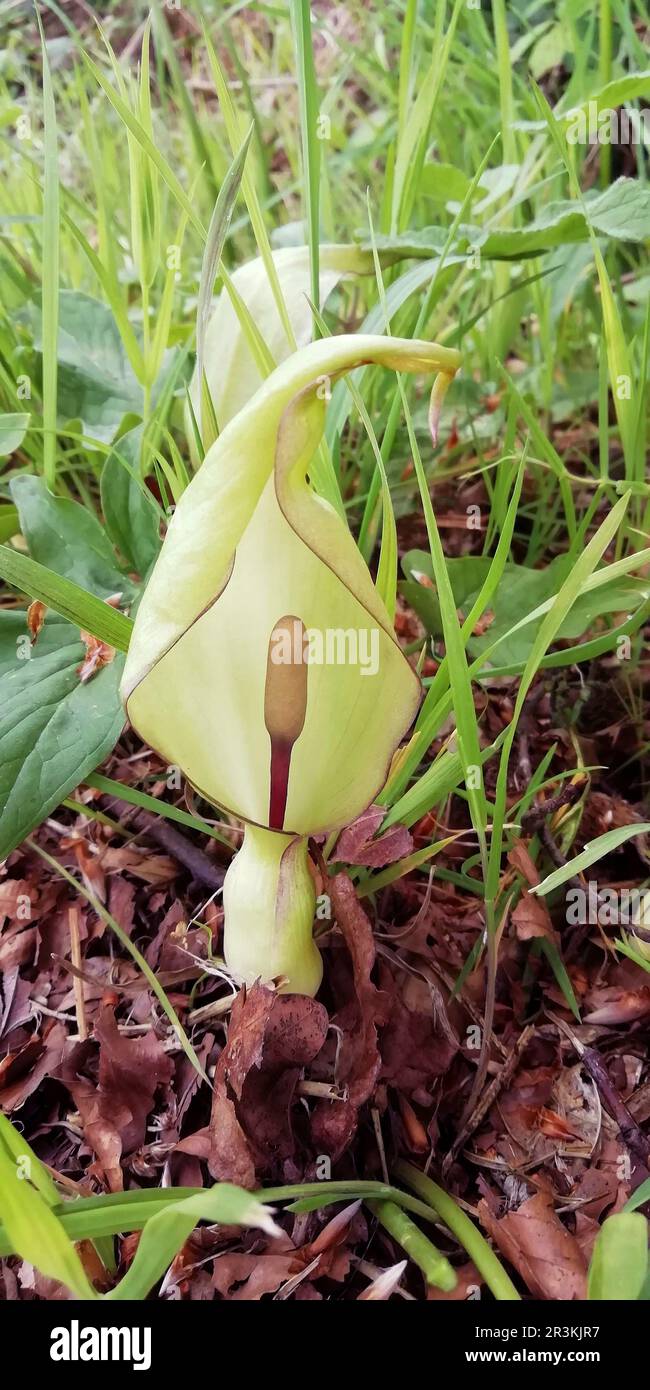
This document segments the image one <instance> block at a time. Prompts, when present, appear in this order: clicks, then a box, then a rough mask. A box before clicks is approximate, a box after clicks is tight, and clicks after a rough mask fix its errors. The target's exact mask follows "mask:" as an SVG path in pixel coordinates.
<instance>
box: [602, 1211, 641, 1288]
mask: <svg viewBox="0 0 650 1390" xmlns="http://www.w3.org/2000/svg"><path fill="white" fill-rule="evenodd" d="M647 1272H648V1223H647V1221H646V1219H645V1216H641V1214H640V1213H639V1212H630V1211H622V1212H617V1213H616V1214H615V1215H614V1216H608V1218H607V1220H606V1221H605V1223H604V1225H603V1226H602V1227H601V1230H600V1231H599V1233H598V1235H597V1237H596V1244H595V1245H594V1253H593V1255H592V1257H591V1264H590V1266H589V1284H588V1294H587V1297H588V1298H589V1299H590V1301H593V1302H600V1303H604V1302H617V1303H622V1302H635V1301H636V1299H638V1298H639V1295H640V1294H641V1292H642V1289H643V1286H644V1284H645V1280H646V1275H647Z"/></svg>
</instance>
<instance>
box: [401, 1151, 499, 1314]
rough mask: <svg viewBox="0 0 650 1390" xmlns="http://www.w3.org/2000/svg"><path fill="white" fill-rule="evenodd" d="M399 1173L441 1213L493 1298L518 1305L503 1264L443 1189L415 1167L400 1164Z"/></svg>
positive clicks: (409, 1185)
mask: <svg viewBox="0 0 650 1390" xmlns="http://www.w3.org/2000/svg"><path fill="white" fill-rule="evenodd" d="M395 1171H396V1173H397V1174H398V1176H399V1177H400V1178H402V1179H403V1181H404V1182H405V1183H406V1184H407V1186H408V1187H410V1188H412V1189H413V1191H414V1192H417V1193H418V1194H419V1195H420V1197H422V1198H423V1199H424V1201H425V1202H427V1203H428V1204H429V1206H431V1207H433V1208H434V1210H435V1211H437V1212H438V1215H439V1216H440V1219H441V1221H443V1222H444V1224H445V1226H447V1227H448V1229H449V1230H450V1231H451V1232H452V1234H453V1235H455V1236H456V1239H457V1240H458V1241H459V1242H460V1244H461V1245H462V1246H463V1248H464V1249H465V1250H466V1251H467V1254H468V1255H469V1257H470V1259H471V1260H473V1261H474V1264H475V1265H476V1268H477V1270H478V1271H479V1274H482V1275H483V1278H484V1279H485V1282H486V1284H487V1286H488V1288H489V1289H490V1292H491V1293H493V1294H494V1297H495V1298H496V1299H497V1301H498V1302H511V1303H514V1302H519V1294H518V1293H517V1290H516V1288H515V1286H514V1284H513V1282H512V1280H511V1278H510V1276H509V1275H508V1274H506V1271H505V1269H504V1268H503V1265H502V1264H501V1261H500V1260H498V1259H497V1257H496V1255H495V1253H494V1251H493V1250H492V1248H491V1246H490V1245H488V1242H487V1241H486V1239H485V1236H483V1235H481V1232H480V1231H479V1230H478V1227H476V1226H475V1225H474V1222H473V1221H470V1218H469V1216H467V1215H466V1214H465V1212H464V1211H463V1210H462V1208H461V1207H459V1206H458V1204H457V1203H456V1202H455V1201H454V1199H453V1197H450V1196H449V1194H448V1193H447V1192H445V1191H444V1189H443V1188H442V1187H438V1184H437V1183H435V1182H433V1181H432V1179H431V1178H427V1177H426V1176H425V1174H424V1173H421V1172H420V1171H419V1169H418V1168H415V1167H414V1166H413V1164H412V1163H405V1162H400V1163H398V1164H397V1167H396V1169H395Z"/></svg>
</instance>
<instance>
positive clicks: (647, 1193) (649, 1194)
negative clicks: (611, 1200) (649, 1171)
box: [623, 1178, 650, 1211]
mask: <svg viewBox="0 0 650 1390" xmlns="http://www.w3.org/2000/svg"><path fill="white" fill-rule="evenodd" d="M646 1202H650V1178H646V1179H645V1182H642V1183H641V1184H640V1186H639V1187H637V1188H636V1189H635V1191H634V1192H633V1193H632V1196H631V1197H628V1200H627V1202H626V1203H625V1206H624V1207H623V1211H636V1209H637V1207H643V1206H645V1204H646Z"/></svg>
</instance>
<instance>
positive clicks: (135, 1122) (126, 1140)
mask: <svg viewBox="0 0 650 1390" xmlns="http://www.w3.org/2000/svg"><path fill="white" fill-rule="evenodd" d="M95 1042H98V1043H99V1084H98V1085H95V1083H94V1082H93V1081H91V1080H90V1079H89V1078H88V1077H87V1076H85V1075H83V1074H82V1068H84V1067H86V1065H87V1064H88V1062H89V1061H91V1060H92V1058H93V1056H94V1052H95V1047H94V1043H95ZM172 1073H173V1063H172V1060H171V1058H170V1057H169V1056H168V1055H167V1053H166V1052H165V1051H164V1049H163V1046H162V1043H160V1042H159V1041H158V1039H157V1038H156V1037H155V1036H154V1034H153V1033H146V1034H145V1035H144V1036H143V1037H139V1038H127V1037H125V1036H124V1034H122V1033H120V1031H119V1029H118V1026H117V1022H116V1019H115V1014H114V1012H113V1010H112V1009H111V1008H104V1009H102V1011H101V1013H100V1014H99V1017H98V1020H97V1022H96V1023H95V1029H94V1040H93V1042H85V1043H76V1044H74V1045H73V1046H72V1047H71V1048H70V1050H69V1051H68V1052H67V1054H66V1056H65V1058H64V1062H63V1066H62V1070H61V1078H62V1080H63V1082H64V1084H65V1085H66V1086H67V1087H68V1090H69V1091H70V1093H71V1095H72V1097H73V1099H74V1102H75V1105H76V1106H77V1109H78V1110H79V1113H80V1115H81V1118H82V1123H83V1129H84V1138H85V1139H86V1142H87V1143H88V1144H89V1145H90V1146H91V1147H92V1148H93V1149H94V1150H95V1153H96V1154H97V1158H98V1160H99V1163H100V1165H101V1168H102V1169H103V1171H104V1174H105V1177H106V1180H107V1182H108V1185H109V1187H110V1189H111V1191H113V1192H117V1191H120V1190H121V1188H122V1187H123V1178H122V1170H121V1166H120V1158H121V1155H122V1153H125V1154H130V1153H133V1151H134V1150H135V1149H137V1148H138V1146H139V1145H141V1144H143V1143H144V1138H145V1132H146V1124H147V1117H148V1115H149V1113H150V1111H151V1110H152V1108H153V1103H154V1095H155V1092H156V1088H157V1087H158V1086H159V1085H167V1084H169V1082H170V1081H171V1077H172Z"/></svg>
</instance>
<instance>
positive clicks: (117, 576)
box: [11, 473, 133, 599]
mask: <svg viewBox="0 0 650 1390" xmlns="http://www.w3.org/2000/svg"><path fill="white" fill-rule="evenodd" d="M11 496H12V498H13V500H14V502H15V504H16V506H17V508H18V513H19V516H20V529H21V531H22V534H23V536H24V537H25V540H26V541H27V544H28V546H29V553H30V556H31V558H32V559H33V560H36V562H37V563H38V564H39V565H47V567H48V569H50V570H55V571H56V573H57V574H60V575H61V576H62V577H63V578H64V579H70V580H72V582H73V583H74V584H79V585H81V587H82V588H84V589H89V590H91V592H92V593H95V594H97V595H98V597H100V598H103V599H107V598H111V597H112V596H113V595H114V594H120V593H121V594H126V595H127V597H128V596H129V595H132V594H133V585H132V583H131V581H130V580H129V579H128V578H127V576H126V575H125V574H123V573H122V572H121V571H120V570H119V569H118V567H117V565H116V563H115V556H114V554H113V549H112V546H111V544H110V541H109V540H108V539H107V537H106V535H105V533H104V531H103V530H102V528H101V526H100V524H99V521H98V520H97V517H96V516H94V514H93V513H92V512H91V511H90V510H89V509H88V508H87V507H82V506H81V504H80V503H79V502H72V501H70V500H69V498H67V497H54V496H53V494H52V493H51V492H50V491H49V490H48V488H47V487H46V485H45V483H44V481H43V479H42V478H35V477H32V476H29V475H28V474H25V473H23V474H21V475H20V476H19V477H17V478H14V480H13V482H12V483H11Z"/></svg>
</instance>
